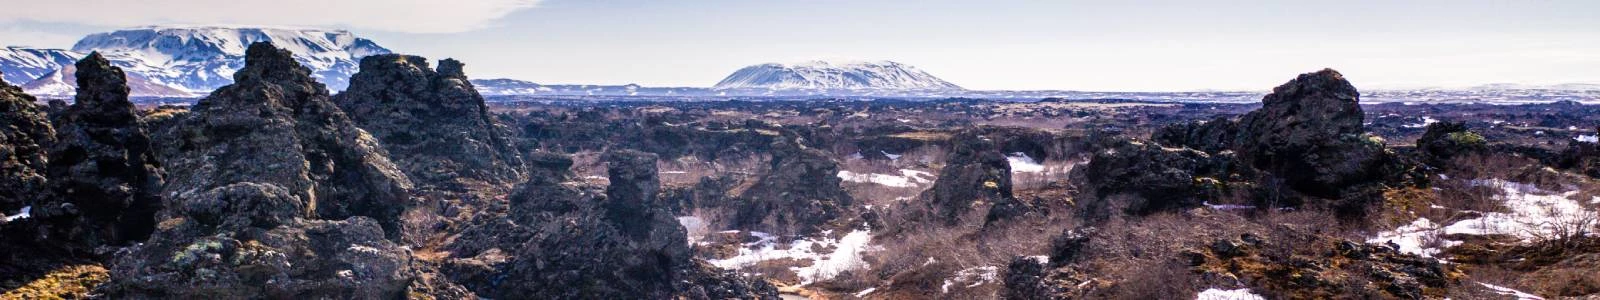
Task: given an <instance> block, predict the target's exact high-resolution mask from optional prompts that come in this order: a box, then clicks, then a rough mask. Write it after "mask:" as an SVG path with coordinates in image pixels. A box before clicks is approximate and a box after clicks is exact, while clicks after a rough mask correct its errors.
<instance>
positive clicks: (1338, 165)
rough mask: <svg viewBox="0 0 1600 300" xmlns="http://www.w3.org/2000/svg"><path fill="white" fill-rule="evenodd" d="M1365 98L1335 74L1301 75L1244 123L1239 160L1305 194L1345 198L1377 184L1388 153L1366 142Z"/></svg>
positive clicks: (1241, 123) (1327, 71)
mask: <svg viewBox="0 0 1600 300" xmlns="http://www.w3.org/2000/svg"><path fill="white" fill-rule="evenodd" d="M1360 97H1361V96H1360V93H1359V92H1357V91H1356V88H1355V86H1352V85H1350V82H1349V81H1346V80H1345V79H1344V76H1343V75H1340V74H1339V72H1337V71H1334V70H1332V69H1323V70H1322V71H1318V72H1316V73H1307V74H1301V75H1300V77H1298V78H1295V79H1294V80H1291V81H1289V83H1285V84H1283V85H1281V86H1278V87H1277V88H1273V89H1272V94H1268V95H1267V96H1266V97H1265V98H1262V99H1261V102H1262V107H1261V109H1259V110H1256V111H1252V112H1250V113H1249V114H1246V115H1245V116H1244V117H1243V118H1241V119H1240V120H1239V125H1238V126H1239V130H1240V132H1241V134H1240V138H1241V139H1240V141H1239V142H1238V145H1237V147H1236V151H1238V152H1239V157H1240V158H1241V159H1243V160H1244V161H1246V162H1250V163H1252V164H1253V165H1254V166H1255V167H1256V168H1258V169H1262V170H1264V171H1267V172H1271V173H1273V174H1275V175H1277V176H1280V177H1282V178H1284V179H1285V180H1286V183H1287V184H1288V185H1289V186H1291V187H1293V188H1294V189H1295V190H1298V191H1300V192H1302V193H1305V194H1309V195H1312V196H1317V197H1323V198H1335V197H1338V196H1339V193H1340V188H1341V187H1345V186H1350V185H1354V184H1358V183H1362V182H1368V181H1372V178H1375V177H1378V176H1381V174H1376V171H1377V169H1378V168H1379V164H1381V163H1382V161H1383V160H1384V159H1385V158H1384V157H1383V156H1386V155H1387V153H1386V151H1385V149H1384V147H1383V144H1382V142H1375V141H1374V140H1373V139H1372V138H1370V137H1367V136H1363V133H1364V131H1363V129H1362V127H1361V124H1362V117H1363V116H1362V114H1361V105H1360V104H1359V103H1357V102H1358V101H1360Z"/></svg>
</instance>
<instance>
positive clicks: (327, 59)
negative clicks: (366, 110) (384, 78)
mask: <svg viewBox="0 0 1600 300" xmlns="http://www.w3.org/2000/svg"><path fill="white" fill-rule="evenodd" d="M262 41H265V42H271V43H272V44H273V45H274V46H277V47H279V48H284V49H287V50H289V51H290V52H293V53H294V58H295V59H296V60H298V61H300V63H301V64H304V65H305V66H306V67H307V68H310V69H311V71H312V75H313V76H314V77H316V78H317V80H319V81H321V82H322V83H324V84H327V85H328V88H330V89H333V90H336V91H337V90H344V88H345V87H346V86H348V85H349V80H350V75H351V74H354V73H355V72H356V71H357V69H358V68H359V66H360V59H361V57H365V56H368V55H373V54H385V53H389V52H390V51H389V49H385V48H383V47H381V46H378V44H377V43H374V42H372V41H371V40H368V39H365V38H360V37H356V36H355V35H354V34H351V33H350V32H348V31H342V30H323V29H294V28H259V27H229V26H195V27H159V26H158V27H146V28H136V29H126V30H117V31H113V32H105V33H96V34H91V35H89V36H87V37H84V38H83V39H82V40H79V41H78V43H77V44H76V45H74V46H73V47H72V50H73V51H76V52H80V53H88V52H91V51H99V52H100V54H102V55H105V56H106V59H108V60H111V62H112V64H115V65H116V66H118V67H122V68H123V70H124V71H126V72H129V73H137V74H140V75H142V76H143V77H145V78H146V79H149V81H150V82H151V83H154V84H160V85H168V86H172V87H176V88H179V89H182V90H185V91H188V92H192V93H197V94H199V93H208V92H210V91H211V90H214V89H216V88H218V87H221V86H223V85H227V84H229V83H231V82H232V81H233V72H234V71H237V70H239V68H241V67H244V51H245V48H247V47H248V46H249V45H250V44H251V43H255V42H262Z"/></svg>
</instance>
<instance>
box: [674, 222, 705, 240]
mask: <svg viewBox="0 0 1600 300" xmlns="http://www.w3.org/2000/svg"><path fill="white" fill-rule="evenodd" d="M678 224H680V225H683V229H684V233H685V234H686V235H688V236H689V244H694V242H695V241H698V240H700V237H703V236H705V235H706V232H707V231H708V230H709V229H708V228H707V227H706V220H705V219H701V218H700V217H696V216H682V217H678Z"/></svg>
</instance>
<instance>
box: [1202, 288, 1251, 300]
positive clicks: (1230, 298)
mask: <svg viewBox="0 0 1600 300" xmlns="http://www.w3.org/2000/svg"><path fill="white" fill-rule="evenodd" d="M1194 299H1195V300H1266V299H1267V298H1263V297H1261V295H1256V294H1255V293H1251V292H1250V289H1237V290H1221V289H1216V288H1211V289H1206V290H1205V291H1201V292H1200V294H1198V295H1195V296H1194Z"/></svg>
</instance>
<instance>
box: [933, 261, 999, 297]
mask: <svg viewBox="0 0 1600 300" xmlns="http://www.w3.org/2000/svg"><path fill="white" fill-rule="evenodd" d="M999 273H1000V268H999V267H995V266H982V267H971V268H966V269H964V270H961V271H956V276H955V277H950V278H948V279H945V280H944V285H941V286H939V290H940V291H943V292H944V293H947V294H948V293H950V287H952V286H955V285H956V284H957V283H966V285H964V286H965V287H967V288H974V287H978V286H980V285H984V284H988V283H994V282H996V281H995V280H996V279H997V278H999V276H998V274H999Z"/></svg>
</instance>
